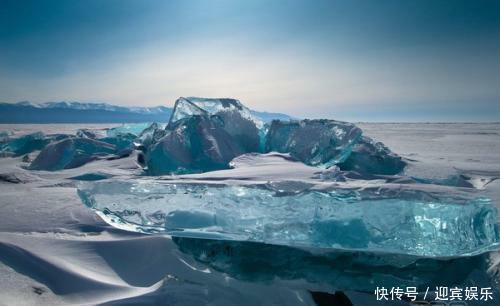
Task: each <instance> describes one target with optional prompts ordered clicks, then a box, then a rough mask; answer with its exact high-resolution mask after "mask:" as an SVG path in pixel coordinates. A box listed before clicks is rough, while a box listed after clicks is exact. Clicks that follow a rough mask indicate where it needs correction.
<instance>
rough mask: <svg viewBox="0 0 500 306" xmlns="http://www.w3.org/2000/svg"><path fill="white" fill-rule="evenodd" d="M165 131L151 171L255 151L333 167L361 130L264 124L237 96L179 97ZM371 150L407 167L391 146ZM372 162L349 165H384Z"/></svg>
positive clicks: (319, 123) (188, 167) (148, 158)
mask: <svg viewBox="0 0 500 306" xmlns="http://www.w3.org/2000/svg"><path fill="white" fill-rule="evenodd" d="M164 134H165V135H164V136H163V137H162V138H160V139H158V140H157V141H156V142H155V143H152V144H151V145H150V147H149V148H148V149H146V150H145V153H146V155H145V158H144V159H145V164H146V166H147V171H148V173H149V174H151V175H162V174H185V173H197V172H206V171H213V170H219V169H228V168H229V162H230V161H231V160H232V159H233V158H235V157H237V156H239V155H241V154H244V153H252V152H259V153H267V152H280V153H289V154H290V155H291V156H292V157H293V158H295V159H297V160H300V161H302V162H304V163H306V164H308V165H312V166H319V167H323V168H329V167H331V166H333V165H336V164H338V163H341V162H343V161H345V160H346V159H347V158H348V157H349V155H350V154H351V151H352V149H353V147H354V145H355V144H356V143H357V142H358V140H359V139H360V137H361V130H360V129H359V128H358V127H356V126H355V125H354V124H351V123H347V122H340V121H335V120H302V121H294V120H292V121H280V120H274V121H272V122H271V123H270V124H265V123H264V122H262V121H261V120H260V119H258V118H256V117H255V116H253V115H252V113H251V111H250V110H249V109H248V108H246V107H245V106H243V104H241V102H240V101H238V100H235V99H206V98H179V99H178V100H177V101H176V103H175V107H174V111H173V113H172V115H171V117H170V121H169V124H168V126H167V127H166V129H165V131H164ZM363 139H366V141H368V138H363ZM370 149H371V151H373V152H371V154H372V155H373V156H374V157H373V159H377V158H382V159H384V161H385V160H387V162H388V163H390V162H391V161H392V160H393V159H397V160H399V161H400V162H401V164H403V166H404V162H402V161H401V159H400V158H399V157H398V156H396V155H395V154H392V152H390V151H389V150H388V149H386V150H385V151H383V150H381V149H379V148H373V149H372V148H371V147H370ZM358 161H359V164H358ZM370 162H372V160H363V159H362V158H355V159H353V160H351V161H350V163H349V164H348V165H351V164H356V166H357V168H356V169H355V170H359V171H364V172H371V171H372V170H377V169H378V168H381V167H383V166H384V165H385V164H383V165H380V166H378V168H377V169H376V167H375V168H374V167H372V168H370V167H369V165H367V164H365V163H370ZM403 166H402V167H400V169H399V171H401V170H402V168H403ZM393 168H394V167H393ZM353 170H354V169H353ZM375 173H377V172H375Z"/></svg>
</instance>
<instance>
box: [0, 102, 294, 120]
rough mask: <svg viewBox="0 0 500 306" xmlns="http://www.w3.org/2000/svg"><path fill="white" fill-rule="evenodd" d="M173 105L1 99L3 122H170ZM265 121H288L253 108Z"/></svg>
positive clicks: (286, 116)
mask: <svg viewBox="0 0 500 306" xmlns="http://www.w3.org/2000/svg"><path fill="white" fill-rule="evenodd" d="M171 113H172V108H171V107H165V106H156V107H125V106H117V105H111V104H107V103H82V102H65V101H63V102H45V103H32V102H28V101H23V102H18V103H2V102H0V123H137V122H168V119H169V118H170V114H171ZM252 113H253V114H254V115H255V116H257V117H259V118H261V119H262V120H264V121H271V120H273V119H281V120H288V119H291V117H290V116H288V115H286V114H281V113H268V112H258V111H252Z"/></svg>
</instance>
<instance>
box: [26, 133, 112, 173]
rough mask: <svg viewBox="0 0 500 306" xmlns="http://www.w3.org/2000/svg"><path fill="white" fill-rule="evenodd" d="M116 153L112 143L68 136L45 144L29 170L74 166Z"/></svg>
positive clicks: (59, 168)
mask: <svg viewBox="0 0 500 306" xmlns="http://www.w3.org/2000/svg"><path fill="white" fill-rule="evenodd" d="M114 153H117V151H116V147H115V146H114V145H111V144H108V143H105V142H102V141H98V140H94V139H88V138H75V137H70V138H66V139H63V140H61V141H56V142H52V143H50V144H49V145H47V146H45V147H44V148H43V150H42V151H41V152H40V154H38V156H37V157H36V158H35V159H34V160H33V162H31V164H30V169H31V170H50V171H55V170H62V169H70V168H76V167H79V166H81V165H83V164H86V163H87V162H89V161H92V160H94V159H97V158H98V157H100V156H104V155H109V154H114Z"/></svg>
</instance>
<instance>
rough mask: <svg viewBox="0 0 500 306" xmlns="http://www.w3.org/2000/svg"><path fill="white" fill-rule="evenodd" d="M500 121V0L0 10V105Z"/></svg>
mask: <svg viewBox="0 0 500 306" xmlns="http://www.w3.org/2000/svg"><path fill="white" fill-rule="evenodd" d="M180 96H201V97H232V98H237V99H240V100H241V101H242V102H243V103H244V104H245V105H247V106H249V107H250V108H253V109H256V110H261V111H273V112H284V113H287V114H290V115H293V116H297V117H302V118H304V117H310V118H333V119H340V120H349V121H500V1H497V0H491V1H483V0H470V1H462V0H449V1H448V0H419V1H415V0H412V1H410V0H372V1H369V0H365V1H359V0H349V1H347V0H346V1H336V0H329V1H319V0H315V1H311V0H304V1H297V0H286V1H284V0H264V1H260V0H235V1H228V0H222V1H219V0H198V1H193V0H169V1H163V0H158V1H156V0H155V1H153V0H134V1H132V0H86V1H69V0H38V1H26V0H13V1H10V0H0V101H5V102H16V101H33V102H46V101H82V102H108V103H112V104H118V105H125V106H128V105H130V106H132V105H133V106H156V105H165V106H172V105H173V103H174V101H175V100H176V99H177V98H178V97H180Z"/></svg>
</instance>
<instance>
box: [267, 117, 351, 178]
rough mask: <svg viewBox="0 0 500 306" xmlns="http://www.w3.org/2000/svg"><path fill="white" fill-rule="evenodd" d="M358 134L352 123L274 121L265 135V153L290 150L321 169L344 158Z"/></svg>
mask: <svg viewBox="0 0 500 306" xmlns="http://www.w3.org/2000/svg"><path fill="white" fill-rule="evenodd" d="M360 137H361V130H360V129H359V128H358V127H356V126H355V125H354V124H352V123H347V122H341V121H335V120H326V119H321V120H307V119H306V120H301V121H279V120H274V121H273V122H272V123H271V126H270V127H269V131H268V132H267V136H266V152H271V151H275V152H280V153H290V155H291V156H292V157H294V158H296V159H298V160H300V161H302V162H303V163H306V164H308V165H311V166H320V167H324V168H328V167H331V166H333V165H335V164H337V163H339V162H342V161H344V160H345V159H346V158H347V157H348V156H349V154H350V153H351V150H352V148H353V146H354V145H355V144H356V142H357V141H358V139H359V138H360Z"/></svg>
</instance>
